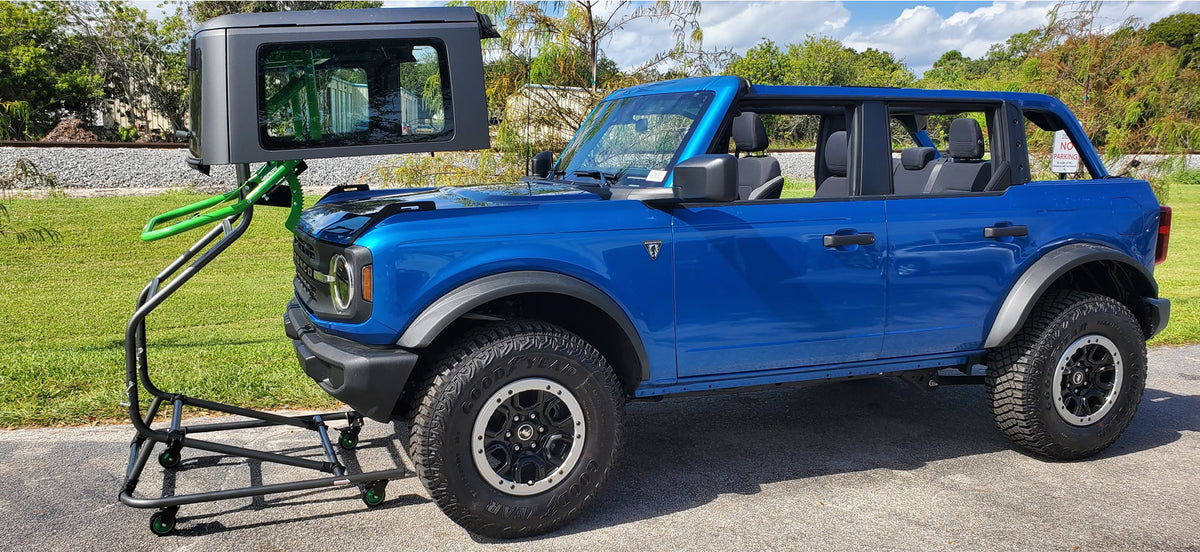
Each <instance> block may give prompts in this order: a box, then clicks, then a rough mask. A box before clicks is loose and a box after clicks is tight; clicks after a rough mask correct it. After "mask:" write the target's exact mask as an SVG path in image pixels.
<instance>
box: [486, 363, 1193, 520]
mask: <svg viewBox="0 0 1200 552" xmlns="http://www.w3.org/2000/svg"><path fill="white" fill-rule="evenodd" d="M1183 431H1200V397H1195V396H1180V395H1174V394H1171V393H1167V392H1163V391H1158V390H1155V389H1147V390H1146V393H1145V396H1144V398H1143V400H1142V403H1141V406H1140V408H1139V412H1138V413H1137V415H1136V416H1135V417H1134V421H1133V423H1132V424H1131V426H1130V428H1129V429H1128V430H1127V431H1126V433H1125V435H1124V436H1122V437H1121V438H1120V439H1119V440H1118V441H1117V442H1116V444H1114V445H1113V446H1112V447H1111V448H1109V449H1108V450H1106V451H1105V452H1103V453H1102V454H1101V455H1100V456H1099V457H1100V458H1103V457H1113V456H1120V455H1124V454H1130V453H1135V452H1140V451H1144V450H1148V449H1152V448H1156V447H1160V446H1163V445H1166V444H1169V443H1171V442H1174V441H1176V440H1178V439H1179V438H1180V435H1181V432H1183ZM1005 450H1014V448H1013V446H1012V445H1011V444H1010V443H1009V441H1008V439H1007V438H1006V437H1004V435H1003V434H1002V433H1001V432H1000V431H999V430H998V429H996V427H995V426H994V425H993V423H992V419H991V414H990V412H989V410H988V407H987V404H986V400H985V395H984V389H983V387H982V386H963V387H943V388H942V389H941V390H939V391H937V392H936V393H924V392H920V391H917V390H914V389H913V388H911V387H909V386H908V385H906V384H904V383H902V382H901V381H899V380H896V379H892V378H879V379H872V380H862V381H855V382H847V383H838V384H829V385H822V386H816V387H807V388H793V389H776V390H771V391H760V392H747V393H741V394H732V395H723V396H707V397H692V398H677V399H666V400H664V401H662V402H660V403H641V404H638V403H634V404H631V405H630V408H629V412H628V417H627V421H626V439H625V452H624V454H623V456H622V463H621V465H620V467H619V468H618V469H617V471H616V472H615V473H614V474H613V477H612V480H611V481H610V485H609V487H608V490H607V491H606V493H605V496H604V497H603V498H602V499H601V501H600V503H599V504H597V505H596V506H595V507H593V508H591V509H589V510H588V511H587V512H586V513H584V515H583V516H582V517H581V518H580V519H579V520H576V521H575V522H574V523H572V524H571V525H569V526H567V527H566V528H565V529H564V530H562V531H558V532H556V533H554V535H563V534H570V533H579V532H586V531H590V530H593V529H597V528H603V527H609V526H614V525H620V524H624V523H631V522H635V521H640V520H643V519H650V518H654V517H658V516H664V515H669V514H672V513H675V512H680V511H684V510H688V509H691V508H696V507H698V506H702V505H704V504H707V503H709V502H711V501H713V500H715V499H716V498H718V497H719V496H720V495H722V494H729V493H737V494H743V495H750V494H756V493H758V492H760V491H761V489H762V488H763V486H764V485H768V484H771V483H775V482H780V481H789V480H797V479H804V478H814V477H820V476H827V475H834V474H843V473H852V472H860V471H866V470H873V469H889V470H913V469H917V468H920V467H922V466H925V465H926V464H928V463H930V462H934V461H938V460H944V459H951V458H961V457H966V456H973V455H980V454H988V453H994V452H999V451H1005ZM479 542H490V541H485V540H482V539H481V540H480V541H479Z"/></svg>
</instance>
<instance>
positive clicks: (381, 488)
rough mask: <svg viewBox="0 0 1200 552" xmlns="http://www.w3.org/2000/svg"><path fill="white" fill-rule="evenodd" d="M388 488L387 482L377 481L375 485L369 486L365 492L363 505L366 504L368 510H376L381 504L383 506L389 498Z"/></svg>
mask: <svg viewBox="0 0 1200 552" xmlns="http://www.w3.org/2000/svg"><path fill="white" fill-rule="evenodd" d="M386 488H387V482H386V481H382V482H381V481H377V482H375V483H371V484H368V485H367V489H366V490H365V491H363V495H362V499H363V503H364V504H366V505H367V507H368V508H374V507H376V506H379V505H380V504H383V501H384V499H386V497H387V492H386V491H385V489H386Z"/></svg>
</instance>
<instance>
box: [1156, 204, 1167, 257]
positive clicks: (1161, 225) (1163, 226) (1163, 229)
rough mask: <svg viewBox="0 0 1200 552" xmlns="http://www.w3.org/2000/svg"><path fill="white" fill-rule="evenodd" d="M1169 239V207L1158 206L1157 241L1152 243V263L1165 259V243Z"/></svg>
mask: <svg viewBox="0 0 1200 552" xmlns="http://www.w3.org/2000/svg"><path fill="white" fill-rule="evenodd" d="M1170 241H1171V208H1170V207H1167V206H1166V205H1163V206H1162V207H1159V208H1158V241H1157V242H1156V243H1155V244H1154V264H1159V263H1161V262H1163V261H1165V260H1167V243H1168V242H1170Z"/></svg>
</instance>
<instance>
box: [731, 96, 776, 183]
mask: <svg viewBox="0 0 1200 552" xmlns="http://www.w3.org/2000/svg"><path fill="white" fill-rule="evenodd" d="M733 143H734V144H735V145H736V147H737V151H739V152H742V151H744V152H747V153H750V152H761V151H763V150H766V149H767V146H768V145H769V144H770V141H769V140H768V138H767V129H766V127H764V126H763V123H762V119H760V118H759V117H758V113H754V112H751V111H747V112H745V113H742V114H741V115H738V116H737V117H735V118H734V119H733ZM737 166H738V199H779V196H780V194H782V193H783V174H782V172H781V171H780V169H779V160H777V159H775V158H774V157H771V156H768V155H761V156H755V157H751V156H749V155H747V156H746V157H741V158H738V163H737Z"/></svg>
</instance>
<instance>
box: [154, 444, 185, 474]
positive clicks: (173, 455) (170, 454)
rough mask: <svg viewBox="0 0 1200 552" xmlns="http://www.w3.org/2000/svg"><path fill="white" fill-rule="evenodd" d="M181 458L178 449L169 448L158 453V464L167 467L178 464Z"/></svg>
mask: <svg viewBox="0 0 1200 552" xmlns="http://www.w3.org/2000/svg"><path fill="white" fill-rule="evenodd" d="M182 460H183V456H182V455H180V454H179V449H174V448H169V449H167V450H164V451H162V452H161V453H159V455H158V464H159V465H160V466H162V467H164V468H168V469H169V468H174V467H175V466H178V465H179V462H181V461H182Z"/></svg>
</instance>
